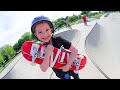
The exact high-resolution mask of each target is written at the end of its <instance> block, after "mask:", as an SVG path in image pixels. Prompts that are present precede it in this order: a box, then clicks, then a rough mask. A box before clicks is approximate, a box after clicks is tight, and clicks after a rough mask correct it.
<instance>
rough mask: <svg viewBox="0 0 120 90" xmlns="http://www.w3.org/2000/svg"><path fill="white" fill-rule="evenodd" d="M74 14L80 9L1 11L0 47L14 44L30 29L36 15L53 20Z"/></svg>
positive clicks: (78, 12)
mask: <svg viewBox="0 0 120 90" xmlns="http://www.w3.org/2000/svg"><path fill="white" fill-rule="evenodd" d="M73 14H76V15H78V14H80V11H0V47H1V46H3V45H5V44H11V45H13V44H14V43H16V42H17V40H18V39H19V38H20V37H21V35H23V34H24V33H25V32H28V31H30V25H31V21H32V19H33V18H34V17H36V16H40V15H45V16H47V17H49V18H50V19H51V20H52V21H53V20H55V19H57V18H60V17H66V16H72V15H73Z"/></svg>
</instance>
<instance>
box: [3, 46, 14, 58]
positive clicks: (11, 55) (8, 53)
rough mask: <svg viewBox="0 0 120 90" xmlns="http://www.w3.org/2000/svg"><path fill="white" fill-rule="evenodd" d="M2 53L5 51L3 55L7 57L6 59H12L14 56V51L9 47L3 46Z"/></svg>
mask: <svg viewBox="0 0 120 90" xmlns="http://www.w3.org/2000/svg"><path fill="white" fill-rule="evenodd" d="M4 51H5V54H6V55H8V58H9V57H10V58H11V57H13V56H14V55H15V51H14V49H13V47H12V46H11V45H8V44H7V45H5V46H4Z"/></svg>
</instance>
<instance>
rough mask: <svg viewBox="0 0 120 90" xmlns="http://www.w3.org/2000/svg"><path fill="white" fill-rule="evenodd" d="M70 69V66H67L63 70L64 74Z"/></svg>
mask: <svg viewBox="0 0 120 90" xmlns="http://www.w3.org/2000/svg"><path fill="white" fill-rule="evenodd" d="M69 68H70V67H69V66H68V65H65V66H63V67H62V68H61V69H62V71H63V72H67V71H69Z"/></svg>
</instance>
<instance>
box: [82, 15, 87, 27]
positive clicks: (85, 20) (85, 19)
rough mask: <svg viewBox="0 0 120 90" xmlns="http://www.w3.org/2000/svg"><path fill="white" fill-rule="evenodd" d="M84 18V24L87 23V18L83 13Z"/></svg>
mask: <svg viewBox="0 0 120 90" xmlns="http://www.w3.org/2000/svg"><path fill="white" fill-rule="evenodd" d="M82 20H83V22H84V25H87V18H86V16H85V15H82Z"/></svg>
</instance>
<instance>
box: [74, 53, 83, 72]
mask: <svg viewBox="0 0 120 90" xmlns="http://www.w3.org/2000/svg"><path fill="white" fill-rule="evenodd" d="M83 58H84V56H83V55H80V56H79V59H80V60H77V58H76V59H75V61H74V62H73V65H75V66H76V70H74V73H78V71H79V66H80V63H81V61H82V59H83Z"/></svg>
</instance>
